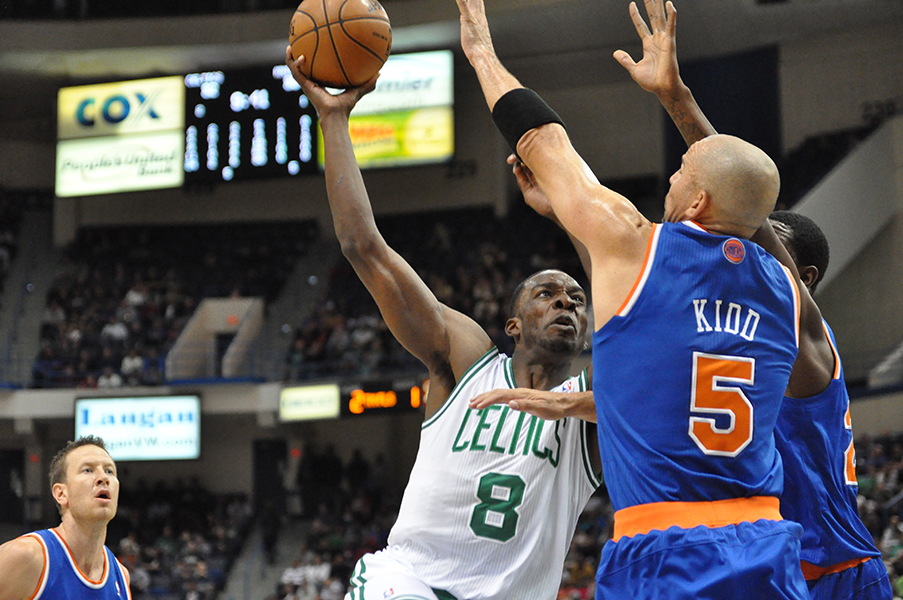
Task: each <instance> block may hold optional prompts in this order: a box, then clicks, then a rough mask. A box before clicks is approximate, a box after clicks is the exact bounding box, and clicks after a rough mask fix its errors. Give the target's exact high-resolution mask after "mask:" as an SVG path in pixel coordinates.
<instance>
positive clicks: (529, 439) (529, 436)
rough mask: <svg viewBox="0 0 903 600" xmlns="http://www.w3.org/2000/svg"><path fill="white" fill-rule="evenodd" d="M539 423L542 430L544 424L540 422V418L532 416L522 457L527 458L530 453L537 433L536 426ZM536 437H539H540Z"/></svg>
mask: <svg viewBox="0 0 903 600" xmlns="http://www.w3.org/2000/svg"><path fill="white" fill-rule="evenodd" d="M537 423H539V429H540V431H541V430H542V422H540V420H539V417H537V416H536V415H530V429H528V430H527V439H526V441H525V442H524V449H523V451H522V452H521V454H522V455H524V456H526V455H527V452H529V451H530V444H531V443H532V442H533V433H534V432H535V431H536V424H537ZM536 437H539V436H538V435H537V436H536Z"/></svg>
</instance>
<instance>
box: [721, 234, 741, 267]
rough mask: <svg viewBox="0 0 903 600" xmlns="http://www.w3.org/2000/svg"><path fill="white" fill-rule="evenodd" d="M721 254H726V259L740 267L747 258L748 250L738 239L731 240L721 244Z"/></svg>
mask: <svg viewBox="0 0 903 600" xmlns="http://www.w3.org/2000/svg"><path fill="white" fill-rule="evenodd" d="M721 252H722V253H723V254H724V258H726V259H727V260H728V261H729V262H732V263H734V264H735V265H739V264H740V263H742V262H743V259H744V258H746V248H744V247H743V242H741V241H740V240H738V239H736V238H731V239H729V240H726V241H725V242H724V243H723V244H721Z"/></svg>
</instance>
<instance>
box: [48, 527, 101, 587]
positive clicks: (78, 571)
mask: <svg viewBox="0 0 903 600" xmlns="http://www.w3.org/2000/svg"><path fill="white" fill-rule="evenodd" d="M50 533H52V534H53V535H54V536H56V539H58V540H59V542H60V544H62V546H63V549H64V550H65V554H66V558H67V559H68V560H69V564H70V565H72V569H73V570H74V571H75V574H76V575H77V576H78V578H79V579H81V580H82V583H84V584H85V585H86V586H88V587H90V588H93V589H95V590H99V589H100V588H102V587H103V586H104V585H106V583H107V576H108V575H109V574H110V558H109V557H108V556H107V553H106V552H104V553H103V574H102V575H101V576H100V580H99V581H93V580H91V579H88V576H87V575H85V574H84V573H82V570H81V569H80V568H79V567H78V563H76V562H75V559H74V558H72V550H71V549H70V548H69V544H67V543H66V540H64V539H63V536H61V535H60V534H59V533H57V531H56V530H55V529H51V530H50Z"/></svg>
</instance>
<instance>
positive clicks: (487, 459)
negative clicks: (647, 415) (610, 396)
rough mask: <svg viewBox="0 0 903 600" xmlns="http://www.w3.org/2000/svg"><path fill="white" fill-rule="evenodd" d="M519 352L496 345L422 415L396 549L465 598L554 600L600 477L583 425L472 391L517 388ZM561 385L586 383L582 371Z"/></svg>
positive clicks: (430, 580)
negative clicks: (476, 403) (481, 400)
mask: <svg viewBox="0 0 903 600" xmlns="http://www.w3.org/2000/svg"><path fill="white" fill-rule="evenodd" d="M514 387H515V383H514V372H513V371H512V368H511V359H510V358H508V357H507V356H505V355H504V354H500V353H499V352H498V350H496V349H493V350H492V351H490V352H488V353H487V354H486V355H484V356H483V357H482V358H481V359H480V360H478V361H477V362H476V363H475V364H474V365H473V366H472V367H471V368H470V369H469V370H468V371H467V372H466V373H465V374H464V375H463V376H462V377H461V379H460V381H459V382H458V385H457V386H456V387H455V389H454V390H453V391H452V394H451V396H450V397H449V398H448V400H447V401H446V402H445V404H444V405H443V407H442V408H441V409H440V410H439V411H438V412H437V413H436V414H435V415H433V416H432V417H431V418H430V419H429V420H427V421H425V422H424V423H423V428H422V430H421V434H420V450H419V452H418V453H417V460H416V462H415V463H414V468H413V470H412V471H411V478H410V481H409V482H408V486H407V488H406V489H405V493H404V498H403V499H402V502H401V509H400V511H399V514H398V520H397V521H396V523H395V526H394V527H393V528H392V531H391V533H390V534H389V545H390V547H392V546H395V547H397V548H398V549H399V550H401V551H402V552H403V554H404V557H405V558H406V559H408V560H409V561H410V564H411V567H413V571H414V573H416V575H417V577H418V578H419V579H421V580H422V581H424V582H425V583H426V584H427V585H429V586H430V587H432V588H434V589H437V590H443V591H446V592H449V593H450V594H451V595H453V596H454V597H456V598H458V600H477V599H491V598H507V599H512V598H517V599H518V600H530V599H538V600H540V599H541V600H552V599H554V598H555V597H556V595H557V593H558V587H559V584H560V581H561V572H562V565H563V564H564V558H565V554H566V553H567V550H568V546H569V545H570V542H571V537H572V536H573V534H574V529H575V527H576V524H577V518H578V517H579V516H580V513H581V512H582V511H583V507H584V506H585V505H586V502H587V500H589V497H590V496H591V495H592V493H593V492H594V491H595V489H596V488H597V487H598V486H599V484H600V481H599V478H598V476H597V475H596V474H595V473H594V472H593V468H592V463H591V462H590V454H589V446H588V445H589V444H594V443H596V440H595V437H594V436H593V437H592V439H587V438H588V436H587V433H586V423H584V422H583V421H581V420H579V419H574V418H566V419H561V420H559V421H543V420H542V419H540V418H538V417H534V416H531V415H528V414H526V413H523V412H518V411H514V410H511V409H510V408H508V407H507V406H501V405H494V406H490V407H489V408H486V409H483V410H480V411H477V410H471V409H469V408H468V402H469V400H470V399H471V398H473V397H474V396H476V395H478V394H480V393H482V392H486V391H489V390H494V389H507V388H514ZM555 391H565V392H578V391H586V374H585V373H583V374H581V375H580V376H579V377H574V378H572V379H569V380H567V381H565V382H564V383H562V384H561V385H559V386H558V387H557V388H555Z"/></svg>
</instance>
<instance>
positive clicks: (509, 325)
mask: <svg viewBox="0 0 903 600" xmlns="http://www.w3.org/2000/svg"><path fill="white" fill-rule="evenodd" d="M520 328H521V322H520V317H511V318H510V319H508V320H507V321H505V333H506V334H507V335H508V337H510V338H514V339H515V340H517V339H518V337H520V332H521V329H520Z"/></svg>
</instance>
